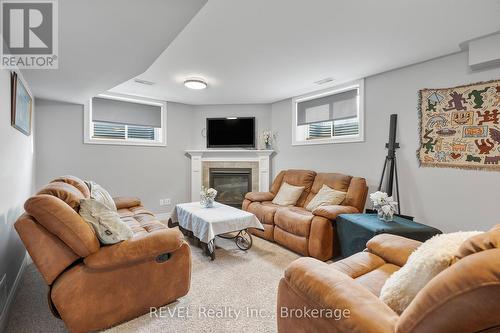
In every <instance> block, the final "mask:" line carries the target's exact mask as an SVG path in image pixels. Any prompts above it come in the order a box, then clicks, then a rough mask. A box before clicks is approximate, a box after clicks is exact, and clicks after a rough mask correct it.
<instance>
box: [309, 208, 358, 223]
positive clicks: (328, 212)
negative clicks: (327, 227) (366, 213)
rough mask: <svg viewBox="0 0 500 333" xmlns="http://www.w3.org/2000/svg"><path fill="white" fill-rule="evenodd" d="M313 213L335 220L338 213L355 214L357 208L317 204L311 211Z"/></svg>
mask: <svg viewBox="0 0 500 333" xmlns="http://www.w3.org/2000/svg"><path fill="white" fill-rule="evenodd" d="M312 213H313V214H314V215H317V216H322V217H324V218H327V219H329V220H335V219H336V218H337V216H339V215H340V214H356V213H359V211H358V209H357V208H355V207H352V206H341V205H326V206H319V207H318V208H316V209H315V210H313V212H312Z"/></svg>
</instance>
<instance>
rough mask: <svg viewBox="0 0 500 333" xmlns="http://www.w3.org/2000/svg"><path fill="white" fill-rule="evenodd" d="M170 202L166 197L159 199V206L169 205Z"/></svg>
mask: <svg viewBox="0 0 500 333" xmlns="http://www.w3.org/2000/svg"><path fill="white" fill-rule="evenodd" d="M171 203H172V202H171V200H170V198H166V199H160V206H168V205H170V204H171Z"/></svg>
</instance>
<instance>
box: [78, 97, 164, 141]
mask: <svg viewBox="0 0 500 333" xmlns="http://www.w3.org/2000/svg"><path fill="white" fill-rule="evenodd" d="M95 97H100V98H107V99H112V100H117V101H122V102H131V103H138V104H146V105H154V106H159V107H160V108H161V125H162V126H161V133H160V134H159V140H155V141H151V140H142V139H128V138H125V139H107V138H94V137H93V134H94V133H93V132H94V126H93V121H92V98H91V99H89V100H88V101H87V102H86V103H85V105H84V117H83V118H84V119H83V127H84V128H83V129H84V140H83V143H84V144H97V145H120V146H155V147H166V146H167V102H165V101H160V100H156V99H151V98H146V97H138V96H129V95H122V94H115V93H105V94H99V95H97V96H95ZM156 132H157V129H155V136H156Z"/></svg>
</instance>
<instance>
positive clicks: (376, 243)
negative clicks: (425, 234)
mask: <svg viewBox="0 0 500 333" xmlns="http://www.w3.org/2000/svg"><path fill="white" fill-rule="evenodd" d="M421 244H422V242H419V241H416V240H413V239H409V238H405V237H401V236H397V235H391V234H380V235H377V236H375V237H373V238H372V239H370V240H369V241H368V243H366V248H367V249H368V251H369V252H371V253H373V254H376V255H378V256H379V257H381V258H382V259H384V260H385V261H387V262H390V263H391V264H394V265H398V266H403V265H404V264H406V260H408V257H409V256H410V254H411V253H412V252H413V251H415V250H416V249H417V248H418V247H419V246H420V245H421Z"/></svg>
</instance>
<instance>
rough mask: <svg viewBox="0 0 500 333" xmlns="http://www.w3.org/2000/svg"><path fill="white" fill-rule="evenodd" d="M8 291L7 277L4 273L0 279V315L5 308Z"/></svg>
mask: <svg viewBox="0 0 500 333" xmlns="http://www.w3.org/2000/svg"><path fill="white" fill-rule="evenodd" d="M8 296H9V295H8V292H7V277H6V275H5V274H4V275H3V276H2V280H0V317H1V316H2V314H3V311H4V310H5V309H4V308H5V305H6V304H7V297H8Z"/></svg>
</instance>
